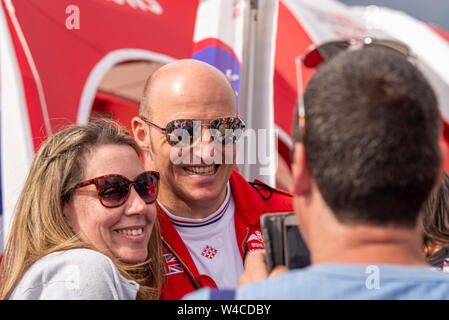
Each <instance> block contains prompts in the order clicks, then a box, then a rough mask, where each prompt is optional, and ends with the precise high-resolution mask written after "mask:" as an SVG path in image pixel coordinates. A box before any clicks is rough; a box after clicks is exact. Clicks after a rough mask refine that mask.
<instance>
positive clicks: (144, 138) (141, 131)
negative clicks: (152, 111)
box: [131, 117, 150, 152]
mask: <svg viewBox="0 0 449 320" xmlns="http://www.w3.org/2000/svg"><path fill="white" fill-rule="evenodd" d="M131 128H132V131H133V135H134V140H136V142H137V144H138V145H139V147H140V149H142V150H143V151H144V152H146V151H149V150H150V146H149V145H148V143H149V141H150V137H149V135H150V131H149V130H148V128H147V126H146V124H145V123H143V121H142V119H140V118H139V117H134V118H133V119H132V120H131Z"/></svg>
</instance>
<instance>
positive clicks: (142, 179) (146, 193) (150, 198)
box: [74, 171, 160, 208]
mask: <svg viewBox="0 0 449 320" xmlns="http://www.w3.org/2000/svg"><path fill="white" fill-rule="evenodd" d="M159 178H160V175H159V172H156V171H146V172H143V173H141V174H139V175H138V176H137V177H136V179H135V180H134V181H130V180H128V179H127V178H126V177H124V176H122V175H119V174H108V175H105V176H101V177H97V178H94V179H90V180H87V181H83V182H80V183H78V184H77V185H76V186H75V187H74V189H78V188H82V187H85V186H88V185H91V184H95V186H96V187H97V193H98V199H99V200H100V202H101V204H102V205H103V206H105V207H106V208H116V207H119V206H121V205H122V204H124V203H125V202H126V200H128V197H129V194H130V192H131V186H132V185H134V189H135V190H136V192H137V194H138V195H139V196H140V197H141V198H142V200H143V201H144V202H145V203H146V204H151V203H153V202H154V201H156V198H157V192H158V187H159Z"/></svg>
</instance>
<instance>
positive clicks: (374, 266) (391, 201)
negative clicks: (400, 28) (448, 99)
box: [237, 46, 449, 299]
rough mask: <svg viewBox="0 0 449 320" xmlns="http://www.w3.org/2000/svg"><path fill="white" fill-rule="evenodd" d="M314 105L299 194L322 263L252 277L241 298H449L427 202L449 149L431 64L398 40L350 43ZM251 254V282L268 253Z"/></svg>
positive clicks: (302, 151)
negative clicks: (426, 218) (424, 214)
mask: <svg viewBox="0 0 449 320" xmlns="http://www.w3.org/2000/svg"><path fill="white" fill-rule="evenodd" d="M304 106H305V131H304V132H303V136H302V137H301V139H300V141H298V139H297V141H295V151H294V157H293V180H294V187H293V193H294V195H295V200H294V203H295V211H296V215H297V219H298V222H299V226H300V230H301V232H302V235H303V237H304V240H305V241H306V243H307V246H308V248H309V250H310V255H311V263H312V265H311V266H310V267H307V268H305V269H302V270H301V269H300V270H298V271H293V272H288V273H286V274H284V275H282V276H280V277H275V278H272V279H270V280H268V281H263V282H258V283H255V284H253V285H250V286H243V287H241V288H240V289H239V290H238V291H237V298H243V299H251V298H280V299H307V298H309V299H323V298H324V299H367V298H369V299H376V298H377V299H395V298H398V299H401V298H403V299H407V298H409V299H410V298H411V299H413V298H415V299H417V298H426V297H427V298H428V297H429V296H431V297H435V298H438V297H439V298H441V297H444V298H449V282H448V281H445V280H444V278H443V276H444V274H440V273H437V272H436V271H433V270H430V268H428V265H427V264H426V260H425V257H424V254H423V250H422V227H421V220H420V212H421V207H422V205H423V203H424V201H425V199H426V198H427V196H428V195H429V193H430V192H431V190H432V188H433V187H434V186H436V185H437V184H438V183H439V179H440V177H441V172H442V156H443V153H444V151H443V150H444V149H443V145H442V144H440V143H439V136H440V133H441V122H440V115H439V111H438V104H437V99H436V96H435V94H434V91H433V89H432V88H431V86H430V85H429V83H428V82H427V80H426V79H425V78H424V76H423V75H422V74H421V72H420V71H419V70H418V69H417V68H416V67H415V66H414V65H413V64H412V63H410V62H409V61H408V59H407V57H405V56H404V55H402V54H400V53H398V52H396V51H394V50H392V49H389V48H385V47H380V46H373V47H365V48H363V49H359V50H348V51H345V52H342V53H340V54H339V55H337V56H336V57H335V58H333V59H331V60H329V61H327V62H325V63H323V64H322V65H320V66H319V67H318V69H317V71H316V73H315V74H314V75H313V76H312V78H311V80H310V81H309V83H308V85H307V88H306V92H305V95H304ZM295 121H298V120H297V119H295ZM249 257H252V259H253V260H252V262H251V263H253V262H254V261H256V262H255V263H256V264H251V263H250V262H249V261H247V263H246V266H245V274H244V277H246V279H245V280H248V281H246V282H249V281H251V280H252V279H255V278H257V275H256V273H257V272H255V270H260V265H261V264H262V263H263V259H262V257H263V255H262V254H260V253H254V254H253V255H249ZM249 257H248V258H249ZM257 264H258V265H259V268H258V267H257V266H256V265H257ZM430 273H431V274H430ZM261 276H262V278H263V277H265V276H266V271H265V275H264V274H263V273H261ZM370 276H371V277H370ZM420 277H421V278H420ZM242 278H243V276H242ZM241 283H245V281H241ZM432 294H433V296H432Z"/></svg>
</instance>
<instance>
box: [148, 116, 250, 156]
mask: <svg viewBox="0 0 449 320" xmlns="http://www.w3.org/2000/svg"><path fill="white" fill-rule="evenodd" d="M140 119H142V120H143V121H144V122H145V123H146V124H148V125H150V126H152V127H154V128H156V129H158V130H160V131H161V132H163V133H165V137H166V139H167V141H168V143H169V144H170V145H171V146H173V147H177V148H186V147H189V146H191V145H192V144H193V143H194V142H195V141H196V140H197V139H198V138H199V137H201V133H202V129H201V128H202V127H208V128H209V129H210V133H211V136H213V137H214V141H218V142H220V143H222V144H223V145H230V144H234V143H236V142H237V140H238V139H239V138H240V136H241V134H242V132H243V130H244V129H245V126H246V125H245V122H244V121H243V119H242V118H240V116H237V117H226V118H218V119H213V120H200V119H176V120H172V121H170V122H169V123H168V124H167V126H166V127H165V128H161V127H159V126H158V125H156V124H154V123H153V122H151V121H149V120H148V119H147V118H145V117H144V116H140Z"/></svg>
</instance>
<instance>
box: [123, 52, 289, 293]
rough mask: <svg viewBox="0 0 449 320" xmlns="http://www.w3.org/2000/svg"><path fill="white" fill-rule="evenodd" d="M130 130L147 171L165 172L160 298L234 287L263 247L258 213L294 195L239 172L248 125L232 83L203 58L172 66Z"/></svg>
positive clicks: (158, 75) (152, 82)
mask: <svg viewBox="0 0 449 320" xmlns="http://www.w3.org/2000/svg"><path fill="white" fill-rule="evenodd" d="M132 128H133V133H134V137H135V139H136V141H137V142H138V144H139V145H140V147H141V148H142V149H143V150H144V162H145V168H146V169H147V170H154V169H156V168H157V171H158V172H160V174H161V178H160V187H159V194H158V209H159V220H160V224H161V234H162V240H163V243H164V249H165V250H164V259H165V263H166V275H167V281H166V285H165V287H164V290H163V293H162V297H161V298H162V299H179V298H181V297H182V296H183V295H185V294H186V293H188V292H191V291H193V290H195V289H198V288H201V287H205V286H207V287H218V288H230V287H235V286H236V284H237V281H238V278H239V276H240V274H241V273H242V272H243V257H244V255H245V254H246V252H247V251H251V250H255V249H263V247H264V246H263V238H262V235H261V230H260V224H259V219H260V216H261V215H262V214H263V213H266V212H285V211H289V212H291V211H292V209H293V207H292V201H291V200H292V198H291V196H290V195H289V194H287V193H284V192H282V191H278V190H276V189H271V188H269V187H267V186H259V187H253V186H252V185H250V184H249V183H248V182H247V181H246V180H244V179H243V177H242V176H241V175H240V174H239V173H238V172H237V171H235V169H236V168H237V167H236V164H235V160H236V149H237V148H236V142H237V140H238V138H239V137H240V136H241V134H242V131H243V130H244V128H245V123H244V120H243V119H242V118H241V117H240V116H239V115H238V110H237V98H236V95H235V92H234V90H233V88H232V85H231V83H230V81H229V80H228V79H227V78H226V76H225V75H224V74H223V73H222V72H221V71H219V70H218V69H216V68H214V67H212V66H211V65H209V64H206V63H204V62H200V61H196V60H188V59H187V60H179V61H175V62H173V63H170V64H167V65H165V66H163V67H161V68H160V69H158V70H157V71H156V72H154V73H153V74H152V75H151V76H150V78H149V79H148V80H147V83H146V85H145V88H144V93H143V97H142V102H141V107H140V115H139V117H135V118H134V119H133V121H132ZM151 168H152V169H151Z"/></svg>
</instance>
